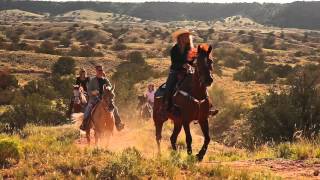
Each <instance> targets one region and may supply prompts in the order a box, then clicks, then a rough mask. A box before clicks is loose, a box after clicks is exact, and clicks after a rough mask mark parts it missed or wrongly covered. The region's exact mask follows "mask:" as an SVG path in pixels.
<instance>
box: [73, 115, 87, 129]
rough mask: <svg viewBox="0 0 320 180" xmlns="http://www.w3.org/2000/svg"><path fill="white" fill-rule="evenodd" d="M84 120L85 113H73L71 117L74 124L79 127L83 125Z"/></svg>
mask: <svg viewBox="0 0 320 180" xmlns="http://www.w3.org/2000/svg"><path fill="white" fill-rule="evenodd" d="M83 119H84V113H73V114H72V115H71V120H72V123H74V124H75V125H76V126H77V127H78V126H79V127H80V125H81V123H82V121H83Z"/></svg>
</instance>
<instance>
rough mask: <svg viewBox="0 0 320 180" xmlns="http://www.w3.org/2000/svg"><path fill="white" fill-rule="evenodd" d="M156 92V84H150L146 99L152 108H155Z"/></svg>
mask: <svg viewBox="0 0 320 180" xmlns="http://www.w3.org/2000/svg"><path fill="white" fill-rule="evenodd" d="M155 92H156V91H155V90H154V84H152V83H151V84H149V85H148V90H147V92H146V93H145V97H146V98H147V102H148V103H149V104H150V105H151V107H153V104H154V93H155Z"/></svg>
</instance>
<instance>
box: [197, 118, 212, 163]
mask: <svg viewBox="0 0 320 180" xmlns="http://www.w3.org/2000/svg"><path fill="white" fill-rule="evenodd" d="M199 124H200V127H201V130H202V133H203V136H204V142H203V145H202V148H201V150H200V151H199V153H198V154H197V155H196V156H197V158H198V160H199V161H202V159H203V157H204V155H205V154H206V152H207V149H208V144H209V142H210V136H209V123H208V119H206V120H204V121H199Z"/></svg>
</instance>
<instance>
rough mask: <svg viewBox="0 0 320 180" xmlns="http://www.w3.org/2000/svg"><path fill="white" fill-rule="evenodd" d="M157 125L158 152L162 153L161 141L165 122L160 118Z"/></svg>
mask: <svg viewBox="0 0 320 180" xmlns="http://www.w3.org/2000/svg"><path fill="white" fill-rule="evenodd" d="M155 126H156V141H157V146H158V153H159V154H160V152H161V148H160V142H161V138H162V136H161V132H162V126H163V122H162V121H161V119H160V118H158V119H157V120H155Z"/></svg>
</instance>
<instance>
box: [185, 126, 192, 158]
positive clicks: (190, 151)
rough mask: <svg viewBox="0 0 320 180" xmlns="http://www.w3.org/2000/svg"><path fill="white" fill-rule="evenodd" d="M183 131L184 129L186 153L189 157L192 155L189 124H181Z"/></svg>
mask: <svg viewBox="0 0 320 180" xmlns="http://www.w3.org/2000/svg"><path fill="white" fill-rule="evenodd" d="M183 129H184V132H185V133H186V143H187V153H188V154H189V155H191V154H192V147H191V144H192V136H191V132H190V124H189V122H187V121H185V122H184V123H183Z"/></svg>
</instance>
